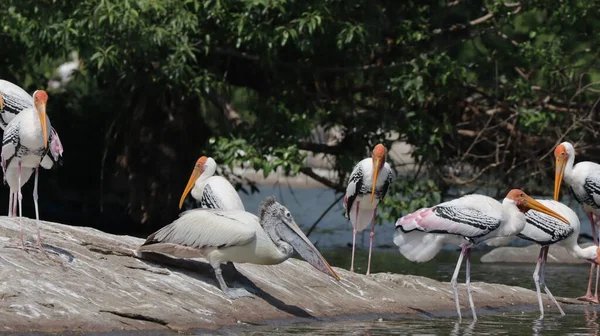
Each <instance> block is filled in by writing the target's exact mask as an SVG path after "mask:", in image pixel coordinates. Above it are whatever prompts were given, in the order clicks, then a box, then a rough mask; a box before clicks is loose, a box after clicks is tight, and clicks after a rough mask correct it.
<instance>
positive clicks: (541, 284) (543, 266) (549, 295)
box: [540, 245, 565, 318]
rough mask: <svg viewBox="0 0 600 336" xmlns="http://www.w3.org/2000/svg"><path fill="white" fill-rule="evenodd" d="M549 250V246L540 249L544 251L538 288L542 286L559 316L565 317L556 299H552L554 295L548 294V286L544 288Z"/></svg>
mask: <svg viewBox="0 0 600 336" xmlns="http://www.w3.org/2000/svg"><path fill="white" fill-rule="evenodd" d="M549 249H550V246H548V245H547V246H544V247H542V251H544V253H543V254H544V257H543V259H542V274H541V275H540V286H544V291H545V292H546V294H547V295H548V297H549V298H550V300H552V302H554V305H555V306H556V308H558V311H559V312H560V314H561V315H565V312H564V311H563V310H562V308H561V307H560V304H558V301H556V298H554V295H552V293H551V292H550V289H549V288H548V286H546V280H545V276H546V262H547V261H548V250H549ZM542 317H544V314H542V316H541V317H540V318H542Z"/></svg>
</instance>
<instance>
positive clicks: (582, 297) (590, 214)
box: [577, 212, 598, 302]
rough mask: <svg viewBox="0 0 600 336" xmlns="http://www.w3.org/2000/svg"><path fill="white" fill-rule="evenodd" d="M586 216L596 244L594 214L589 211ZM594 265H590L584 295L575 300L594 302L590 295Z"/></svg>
mask: <svg viewBox="0 0 600 336" xmlns="http://www.w3.org/2000/svg"><path fill="white" fill-rule="evenodd" d="M588 217H589V219H590V223H591V224H592V236H593V237H594V244H596V245H598V243H597V242H598V238H597V235H596V225H595V223H594V214H593V213H591V212H590V213H588ZM594 267H595V265H594V264H591V265H590V277H589V280H588V288H587V291H586V293H585V295H584V296H580V297H578V298H577V300H580V301H587V302H594V296H593V295H592V278H593V276H594ZM596 284H597V282H596ZM597 300H598V299H597V297H596V301H597Z"/></svg>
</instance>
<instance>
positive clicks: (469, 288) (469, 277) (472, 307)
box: [465, 247, 477, 322]
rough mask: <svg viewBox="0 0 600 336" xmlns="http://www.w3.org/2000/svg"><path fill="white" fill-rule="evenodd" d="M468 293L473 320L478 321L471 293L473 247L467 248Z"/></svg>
mask: <svg viewBox="0 0 600 336" xmlns="http://www.w3.org/2000/svg"><path fill="white" fill-rule="evenodd" d="M466 254H467V280H466V281H465V283H466V285H467V295H468V296H469V305H470V306H471V312H473V322H475V321H477V314H476V313H475V303H473V295H472V294H471V248H470V247H469V248H467V253H466Z"/></svg>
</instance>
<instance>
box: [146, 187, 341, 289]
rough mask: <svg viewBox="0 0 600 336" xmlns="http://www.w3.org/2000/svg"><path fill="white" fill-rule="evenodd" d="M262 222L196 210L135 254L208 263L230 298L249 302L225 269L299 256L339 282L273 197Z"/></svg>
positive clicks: (235, 212) (263, 206) (263, 210)
mask: <svg viewBox="0 0 600 336" xmlns="http://www.w3.org/2000/svg"><path fill="white" fill-rule="evenodd" d="M258 212H259V217H257V216H255V215H253V214H251V213H249V212H246V211H242V210H220V209H195V210H190V211H186V212H183V213H182V214H181V216H180V217H179V218H178V219H177V220H175V221H174V222H173V223H171V224H169V225H167V226H165V227H163V228H162V229H160V230H158V231H157V232H155V233H153V234H151V235H150V236H149V237H148V239H146V242H145V243H144V244H142V246H140V247H139V248H138V249H137V251H136V254H137V255H138V256H142V255H141V253H143V252H159V253H166V254H170V255H172V256H174V257H179V258H197V257H204V258H206V259H207V260H208V262H209V263H210V265H211V266H212V267H213V268H214V270H215V277H216V278H217V281H218V282H219V286H220V287H221V290H222V291H223V292H224V293H225V294H226V295H227V296H229V297H230V298H233V299H235V298H239V297H243V296H250V295H251V294H250V293H248V291H246V290H245V289H243V288H229V287H227V284H225V280H224V279H223V276H222V274H221V266H220V265H221V263H227V262H229V261H231V262H234V263H251V264H258V265H275V264H279V263H282V262H283V261H285V260H287V259H288V258H290V257H291V256H292V254H293V252H294V250H296V252H298V254H300V256H301V257H302V258H304V259H305V260H306V261H308V262H309V263H310V264H311V265H312V266H313V267H315V268H316V269H318V270H320V271H321V272H323V273H325V274H327V275H330V276H332V277H333V278H335V279H336V280H339V276H338V275H337V274H336V273H335V271H334V270H333V269H332V268H331V266H329V264H328V263H327V261H326V260H325V258H323V256H322V255H321V254H320V253H319V251H318V250H317V248H316V247H315V246H314V245H313V244H312V243H311V242H310V240H309V239H308V238H307V237H306V236H305V235H304V233H303V232H302V230H300V228H299V227H298V225H297V224H296V222H295V221H294V218H293V217H292V215H291V214H290V212H289V211H288V209H286V208H285V207H284V206H283V205H281V204H279V203H278V202H276V200H275V197H269V198H267V199H266V200H265V201H264V202H263V203H262V204H261V205H260V208H259V210H258Z"/></svg>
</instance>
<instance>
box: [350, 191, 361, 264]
mask: <svg viewBox="0 0 600 336" xmlns="http://www.w3.org/2000/svg"><path fill="white" fill-rule="evenodd" d="M359 205H360V202H359V201H356V219H355V220H354V222H353V223H352V227H353V231H352V262H351V264H350V272H354V250H355V247H356V221H357V220H358V206H359Z"/></svg>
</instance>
